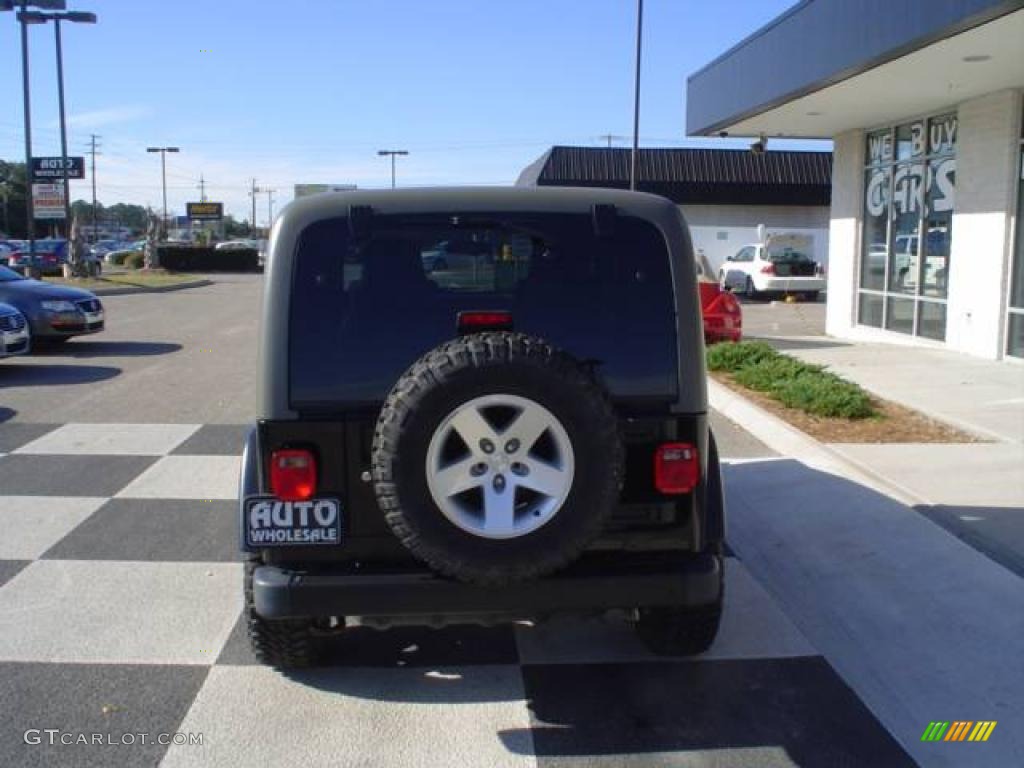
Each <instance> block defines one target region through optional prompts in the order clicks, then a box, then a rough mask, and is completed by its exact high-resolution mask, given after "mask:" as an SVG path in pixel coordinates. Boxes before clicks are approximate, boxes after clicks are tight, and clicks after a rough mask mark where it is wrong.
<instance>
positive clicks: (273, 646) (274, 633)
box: [245, 558, 323, 669]
mask: <svg viewBox="0 0 1024 768" xmlns="http://www.w3.org/2000/svg"><path fill="white" fill-rule="evenodd" d="M257 565H259V561H258V560H257V559H256V558H248V559H247V560H246V562H245V615H246V630H247V633H248V635H249V642H250V644H251V645H252V650H253V653H254V654H255V656H256V659H257V660H258V661H259V662H260V663H262V664H268V665H270V666H272V667H277V668H279V669H302V668H305V667H315V666H317V664H318V663H319V662H320V660H321V656H322V643H323V640H322V638H321V637H319V636H318V635H317V634H316V632H315V631H314V627H313V621H312V619H265V618H263V617H262V616H260V615H259V614H257V613H256V608H255V604H254V601H253V590H252V579H253V572H254V571H255V570H256V566H257Z"/></svg>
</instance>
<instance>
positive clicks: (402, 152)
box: [377, 149, 409, 189]
mask: <svg viewBox="0 0 1024 768" xmlns="http://www.w3.org/2000/svg"><path fill="white" fill-rule="evenodd" d="M377 154H378V155H380V156H381V157H383V156H385V155H390V156H391V188H392V189H394V188H395V155H408V154H409V150H407V149H378V150H377Z"/></svg>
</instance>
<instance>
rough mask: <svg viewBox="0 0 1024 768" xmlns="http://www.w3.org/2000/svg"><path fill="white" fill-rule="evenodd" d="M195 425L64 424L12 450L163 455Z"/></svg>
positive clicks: (196, 425) (178, 442)
mask: <svg viewBox="0 0 1024 768" xmlns="http://www.w3.org/2000/svg"><path fill="white" fill-rule="evenodd" d="M199 427H200V425H199V424H65V425H64V426H62V427H58V428H57V429H55V430H53V431H52V432H49V433H47V434H45V435H43V436H42V437H40V438H38V439H36V440H33V441H32V442H30V443H28V444H27V445H23V446H22V447H21V448H19V449H18V450H17V451H15V453H33V454H67V455H80V454H89V455H94V456H98V455H103V456H115V455H117V456H165V455H167V454H168V453H170V452H171V451H173V450H174V449H175V448H176V447H177V446H179V445H180V444H181V443H183V442H184V441H185V440H187V439H188V438H189V437H190V436H191V435H192V433H194V432H195V431H196V430H197V429H199Z"/></svg>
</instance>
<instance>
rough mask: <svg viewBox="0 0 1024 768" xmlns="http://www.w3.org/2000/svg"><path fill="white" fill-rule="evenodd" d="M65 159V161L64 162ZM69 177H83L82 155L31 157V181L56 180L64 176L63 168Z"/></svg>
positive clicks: (83, 163)
mask: <svg viewBox="0 0 1024 768" xmlns="http://www.w3.org/2000/svg"><path fill="white" fill-rule="evenodd" d="M65 161H66V162H65ZM62 169H65V170H66V171H67V174H68V178H69V179H84V178H85V158H84V157H68V158H63V157H33V158H32V181H56V180H58V179H63V178H64V170H62Z"/></svg>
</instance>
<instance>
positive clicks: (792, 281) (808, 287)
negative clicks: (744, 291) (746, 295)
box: [754, 277, 826, 293]
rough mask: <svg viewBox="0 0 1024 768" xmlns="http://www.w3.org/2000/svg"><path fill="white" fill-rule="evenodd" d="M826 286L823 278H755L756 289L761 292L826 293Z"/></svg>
mask: <svg viewBox="0 0 1024 768" xmlns="http://www.w3.org/2000/svg"><path fill="white" fill-rule="evenodd" d="M825 286H826V281H825V278H823V277H763V278H761V279H758V278H756V277H755V278H754V288H756V289H757V290H759V291H765V292H768V291H787V292H790V293H799V292H801V291H824V290H825Z"/></svg>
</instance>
